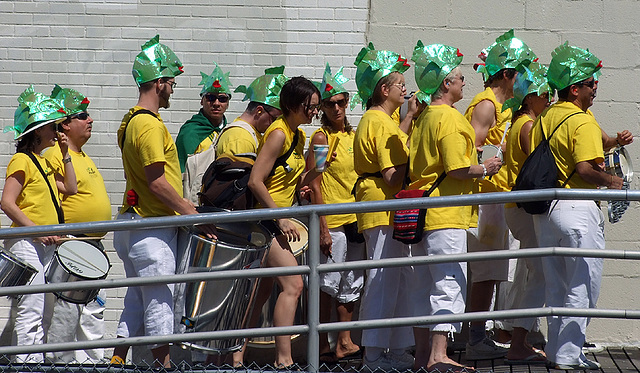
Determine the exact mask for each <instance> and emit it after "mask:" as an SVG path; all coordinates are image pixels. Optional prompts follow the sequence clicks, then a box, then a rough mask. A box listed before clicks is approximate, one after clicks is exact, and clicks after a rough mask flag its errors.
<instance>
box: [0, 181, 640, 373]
mask: <svg viewBox="0 0 640 373" xmlns="http://www.w3.org/2000/svg"><path fill="white" fill-rule="evenodd" d="M555 199H566V200H608V201H615V200H626V201H640V191H638V190H598V189H594V190H583V189H579V190H576V189H562V188H557V189H545V190H535V191H514V192H502V193H484V194H470V195H464V196H445V197H425V198H415V199H410V200H407V199H401V200H400V199H399V200H388V201H372V202H358V203H341V204H332V205H308V206H299V207H287V208H278V209H258V210H245V211H232V212H220V213H204V214H198V215H185V216H170V217H154V218H146V219H138V220H114V221H104V222H88V223H73V224H56V225H50V226H35V227H18V228H11V229H3V230H0V239H16V238H28V237H37V236H42V235H51V234H79V233H90V232H96V231H121V230H136V229H145V228H162V227H176V226H194V225H200V224H211V223H213V224H215V223H223V222H242V221H258V220H265V219H274V218H283V217H308V218H309V249H310V250H309V251H308V263H309V265H308V266H297V267H279V268H259V269H252V270H236V271H224V272H198V273H189V274H181V275H172V276H157V277H153V278H127V279H109V280H95V281H86V282H74V283H63V284H45V285H28V286H19V287H18V286H17V287H7V288H0V296H2V295H16V294H28V293H41V292H54V291H63V290H77V289H88V288H116V287H124V286H140V285H149V284H156V283H178V282H195V281H202V280H209V281H210V280H219V279H226V278H240V277H265V276H274V275H282V274H285V275H292V274H306V275H308V277H309V279H308V284H309V288H308V302H309V303H308V309H309V312H308V323H307V325H298V326H291V327H274V328H260V329H243V330H226V331H215V332H198V333H186V334H178V335H168V336H154V337H134V338H117V339H103V340H98V341H82V342H67V343H56V344H45V345H33V346H6V347H0V354H15V353H30V352H31V353H37V352H48V351H66V350H75V349H86V348H101V347H114V346H121V345H146V344H159V343H160V344H161V343H176V342H186V341H197V340H208V339H225V338H230V337H254V336H268V335H287V334H301V333H307V334H308V336H309V339H308V346H307V351H308V354H307V357H308V363H309V365H308V366H309V368H308V369H309V371H313V372H317V370H318V368H319V334H318V333H319V332H327V331H337V330H343V329H367V328H384V327H396V326H411V325H425V324H432V323H437V322H443V321H447V322H459V321H471V320H484V319H487V318H494V317H497V318H504V319H508V318H519V317H533V316H551V315H554V316H560V315H567V316H587V317H609V318H631V319H638V318H640V311H635V310H602V309H597V310H596V309H567V308H553V307H544V308H535V309H517V310H505V311H492V312H477V313H466V314H459V315H436V316H424V317H405V318H394V319H384V320H361V321H353V322H348V323H347V322H340V323H330V324H320V323H319V298H320V290H319V274H320V273H322V272H332V271H338V270H346V269H369V268H381V267H398V266H406V265H427V264H431V263H443V262H463V261H478V260H487V259H505V258H524V257H534V256H553V255H556V256H586V257H599V258H616V259H634V260H637V259H640V252H637V251H630V250H607V251H604V250H596V249H572V248H558V247H555V248H538V249H526V250H515V251H513V250H507V251H493V252H485V253H467V254H456V255H440V256H426V257H414V258H393V259H383V260H371V261H369V260H364V261H356V262H348V263H338V264H323V265H319V255H320V254H319V253H320V250H319V237H320V231H319V224H318V221H319V216H322V215H333V214H341V213H354V212H355V213H363V212H376V211H393V210H399V209H406V208H433V207H445V206H465V205H476V204H492V203H509V202H517V201H536V200H555Z"/></svg>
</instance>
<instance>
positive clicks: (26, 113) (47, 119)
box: [4, 85, 67, 139]
mask: <svg viewBox="0 0 640 373" xmlns="http://www.w3.org/2000/svg"><path fill="white" fill-rule="evenodd" d="M66 117H67V112H66V111H65V109H64V108H63V107H62V104H61V103H60V102H59V101H58V100H56V99H53V98H51V97H49V96H47V95H45V94H43V93H40V92H36V91H35V88H34V87H33V85H31V86H29V88H27V89H26V90H25V91H24V92H22V94H20V96H18V108H17V109H16V111H15V113H14V116H13V126H7V127H5V128H4V132H9V131H14V133H15V139H19V138H21V137H22V136H24V135H26V134H27V133H29V132H31V131H33V130H36V129H38V128H40V127H42V126H44V125H46V124H49V123H52V122H56V121H63V120H64V119H65V118H66Z"/></svg>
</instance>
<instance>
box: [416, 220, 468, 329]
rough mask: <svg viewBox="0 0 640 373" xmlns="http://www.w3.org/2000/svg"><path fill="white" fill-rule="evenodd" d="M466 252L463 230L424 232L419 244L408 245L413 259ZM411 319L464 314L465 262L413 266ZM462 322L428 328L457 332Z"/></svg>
mask: <svg viewBox="0 0 640 373" xmlns="http://www.w3.org/2000/svg"><path fill="white" fill-rule="evenodd" d="M466 250H467V232H466V231H465V230H464V229H437V230H432V231H426V232H424V236H423V237H422V241H420V243H417V244H414V245H412V246H411V252H412V254H413V255H414V256H424V255H447V254H463V253H465V252H466ZM415 272H416V280H415V282H416V284H419V286H418V287H416V288H415V291H416V293H414V294H415V296H414V297H412V298H413V299H414V306H415V308H414V316H430V315H447V314H451V315H456V314H461V313H464V308H465V299H466V296H467V263H465V262H454V263H438V264H429V265H419V266H415ZM461 328H462V323H461V322H457V323H440V324H433V325H429V329H430V330H432V331H436V332H457V333H459V332H460V330H461Z"/></svg>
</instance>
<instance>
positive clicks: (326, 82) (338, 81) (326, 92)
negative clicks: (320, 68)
mask: <svg viewBox="0 0 640 373" xmlns="http://www.w3.org/2000/svg"><path fill="white" fill-rule="evenodd" d="M343 69H344V67H340V70H338V72H337V73H336V75H331V67H330V66H329V63H327V66H326V67H325V69H324V74H323V75H322V83H320V85H319V86H318V85H317V84H316V86H317V87H318V90H320V92H321V93H322V98H321V99H322V100H324V99H327V98H330V97H333V96H335V95H338V94H340V93H348V92H349V91H347V89H346V88H344V87H343V86H342V85H343V84H344V83H346V82H348V81H349V79H348V78H347V77H345V76H344V75H343V74H342V70H343Z"/></svg>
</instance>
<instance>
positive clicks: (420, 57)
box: [411, 40, 462, 104]
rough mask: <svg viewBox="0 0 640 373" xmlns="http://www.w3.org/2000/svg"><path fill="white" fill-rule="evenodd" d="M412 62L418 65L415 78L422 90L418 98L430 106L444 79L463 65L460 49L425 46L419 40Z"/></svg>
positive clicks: (444, 46) (438, 45)
mask: <svg viewBox="0 0 640 373" xmlns="http://www.w3.org/2000/svg"><path fill="white" fill-rule="evenodd" d="M411 61H413V62H415V63H416V65H415V78H416V83H417V84H418V88H419V89H420V91H419V92H416V98H417V99H418V101H420V102H426V103H427V104H430V103H431V95H432V94H433V93H435V92H436V91H437V90H438V87H440V84H442V81H443V80H444V78H446V77H447V75H449V73H450V72H451V71H453V69H455V68H456V67H457V66H458V65H460V63H462V53H460V50H459V49H458V48H454V47H450V46H448V45H443V44H431V45H427V46H425V45H424V44H422V40H418V43H417V44H416V47H415V48H414V49H413V56H412V57H411Z"/></svg>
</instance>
